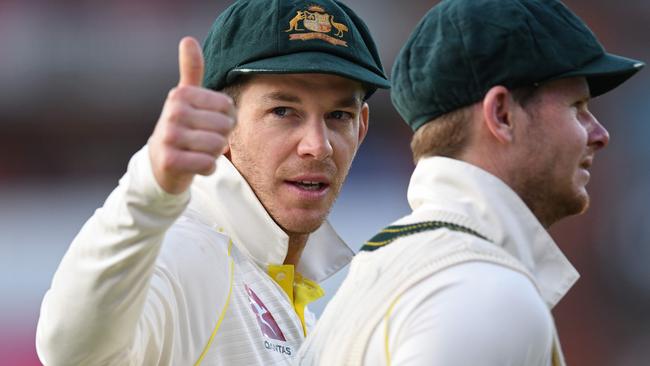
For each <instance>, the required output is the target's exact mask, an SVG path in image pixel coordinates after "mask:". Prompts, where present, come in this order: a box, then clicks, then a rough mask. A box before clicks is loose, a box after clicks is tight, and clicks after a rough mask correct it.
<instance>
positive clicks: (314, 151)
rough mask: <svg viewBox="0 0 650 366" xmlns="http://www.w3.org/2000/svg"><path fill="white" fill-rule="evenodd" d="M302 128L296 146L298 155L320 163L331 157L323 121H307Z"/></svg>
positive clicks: (330, 147) (331, 150) (330, 146)
mask: <svg viewBox="0 0 650 366" xmlns="http://www.w3.org/2000/svg"><path fill="white" fill-rule="evenodd" d="M303 127H304V128H303V129H301V133H302V135H301V136H300V142H299V144H298V155H299V156H301V157H311V158H313V159H316V160H320V161H322V160H325V159H327V158H328V157H330V156H332V152H333V149H332V144H331V143H330V138H329V130H328V129H327V124H326V123H325V121H324V120H323V119H313V120H310V121H307V122H306V123H305V124H304V126H303Z"/></svg>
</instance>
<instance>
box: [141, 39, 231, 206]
mask: <svg viewBox="0 0 650 366" xmlns="http://www.w3.org/2000/svg"><path fill="white" fill-rule="evenodd" d="M178 64H179V70H180V80H179V82H178V86H176V87H175V88H173V89H172V90H171V91H170V92H169V94H168V95H167V99H166V100H165V105H164V106H163V110H162V113H161V115H160V118H159V120H158V123H157V124H156V128H155V129H154V132H153V134H152V135H151V137H150V138H149V155H150V159H151V163H152V166H153V172H154V176H155V177H156V180H157V181H158V184H160V186H161V187H162V188H163V189H164V190H165V191H166V192H168V193H172V194H179V193H182V192H184V191H186V190H187V189H188V188H189V186H190V184H191V183H192V179H193V178H194V175H196V174H202V175H209V174H211V173H212V172H214V170H215V169H216V161H215V159H216V158H217V157H219V156H220V155H221V154H222V153H223V151H224V149H225V148H226V146H227V143H228V141H227V139H228V134H229V133H230V131H231V130H232V128H233V127H234V125H235V108H234V104H233V101H232V99H231V98H230V97H229V96H227V95H225V94H223V93H219V92H216V91H213V90H209V89H206V88H203V87H201V82H202V81H203V69H204V61H203V53H202V52H201V47H200V46H199V43H198V42H197V41H196V40H195V39H194V38H192V37H185V38H183V39H182V40H181V42H180V44H179V47H178Z"/></svg>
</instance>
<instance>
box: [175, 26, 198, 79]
mask: <svg viewBox="0 0 650 366" xmlns="http://www.w3.org/2000/svg"><path fill="white" fill-rule="evenodd" d="M178 68H179V71H180V80H179V81H178V85H191V86H201V83H202V82H203V52H202V51H201V46H199V42H197V41H196V39H194V38H192V37H184V38H183V39H181V42H180V43H179V44H178Z"/></svg>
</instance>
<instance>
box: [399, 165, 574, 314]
mask: <svg viewBox="0 0 650 366" xmlns="http://www.w3.org/2000/svg"><path fill="white" fill-rule="evenodd" d="M408 201H409V204H410V205H411V208H412V209H413V214H414V216H418V212H423V213H424V212H426V213H428V214H427V217H428V218H429V219H430V218H431V217H430V216H431V215H430V213H432V212H433V213H437V214H436V215H438V216H440V217H439V219H442V220H446V221H450V222H452V223H455V224H459V225H465V226H467V227H469V228H470V229H472V230H475V231H477V232H478V233H480V234H482V235H483V236H485V237H487V238H488V239H489V240H490V241H492V242H493V243H495V244H496V245H498V246H500V247H502V248H503V249H504V250H505V251H507V252H508V253H509V254H511V255H512V256H514V257H515V258H517V259H518V260H519V261H520V262H521V263H522V264H523V265H524V267H526V269H528V270H529V271H530V273H531V274H532V275H533V277H534V278H535V280H536V285H537V287H538V289H539V291H540V294H541V296H542V298H543V299H544V301H545V302H546V303H547V304H548V305H549V306H550V307H553V306H555V304H557V303H558V302H559V301H560V299H561V298H562V297H563V296H564V295H565V294H566V293H567V291H569V289H570V288H571V286H573V284H574V283H575V282H576V281H577V279H578V277H579V275H578V272H577V271H576V270H575V268H574V267H573V266H572V265H571V263H569V261H568V260H567V258H566V257H565V256H564V254H562V252H561V251H560V249H559V248H558V247H557V245H556V244H555V242H554V241H553V239H552V238H551V236H550V235H549V234H548V232H547V231H546V229H545V228H544V227H543V226H542V225H541V224H540V222H539V221H538V220H537V218H536V217H535V216H534V215H533V213H532V212H531V211H530V210H529V209H528V207H527V206H526V204H525V203H524V202H523V201H522V200H521V198H519V196H518V195H517V194H516V193H515V192H514V191H513V190H512V189H510V187H508V186H507V185H506V184H505V183H504V182H503V181H501V180H500V179H498V178H497V177H495V176H494V175H492V174H490V173H488V172H486V171H484V170H482V169H480V168H478V167H476V166H474V165H471V164H468V163H465V162H462V161H460V160H455V159H448V158H443V157H431V158H424V159H421V160H420V161H419V162H418V164H417V166H416V168H415V171H414V172H413V175H412V177H411V182H410V184H409V189H408Z"/></svg>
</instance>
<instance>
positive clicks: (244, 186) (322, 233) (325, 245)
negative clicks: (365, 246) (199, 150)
mask: <svg viewBox="0 0 650 366" xmlns="http://www.w3.org/2000/svg"><path fill="white" fill-rule="evenodd" d="M191 195H192V198H191V201H190V205H189V211H190V212H191V211H193V212H195V213H196V214H197V216H198V217H199V219H200V220H201V221H203V222H204V223H206V224H207V225H209V226H212V227H214V228H215V229H221V230H223V232H224V233H225V234H226V235H228V236H230V237H231V238H232V240H233V243H234V244H235V246H237V247H238V249H240V250H241V251H243V252H245V253H246V254H247V255H248V256H249V257H250V258H252V259H253V260H254V261H255V262H256V263H257V265H258V266H260V268H262V269H263V270H264V271H266V269H267V268H268V266H269V265H277V264H282V263H283V262H284V259H285V257H286V255H287V249H288V247H289V236H288V235H287V234H286V233H285V232H284V231H283V230H282V229H281V228H280V227H279V226H278V225H277V224H276V223H275V221H273V219H272V218H271V216H269V214H268V212H267V211H266V210H265V209H264V206H262V204H261V203H260V201H259V200H258V199H257V196H256V195H255V193H254V192H253V190H252V189H251V188H250V186H249V185H248V183H247V182H246V180H245V179H244V178H243V177H242V176H241V174H240V173H239V171H237V169H236V168H235V166H234V165H232V163H231V162H230V160H228V159H227V158H225V157H223V156H222V157H220V158H219V159H218V160H217V170H216V172H215V173H213V174H212V175H210V176H207V177H205V176H198V175H197V176H196V177H195V178H194V183H193V184H192V191H191ZM190 214H191V213H190ZM353 255H354V253H353V251H352V250H351V249H350V248H349V247H348V246H347V245H346V244H345V243H344V242H343V240H342V239H341V238H340V237H339V236H338V234H337V233H336V231H334V229H333V228H332V226H331V225H330V223H329V222H328V221H325V222H323V224H322V225H321V227H320V228H319V229H318V230H316V231H315V232H313V233H312V234H311V235H309V239H308V240H307V245H306V246H305V249H304V251H303V253H302V256H301V258H300V262H299V263H298V266H297V270H298V272H300V273H301V274H302V275H303V276H305V277H307V278H309V279H312V280H314V281H316V282H322V281H323V280H325V279H327V278H328V277H330V276H331V275H332V274H334V273H336V272H337V271H339V270H340V269H341V268H343V267H344V266H345V265H347V264H348V263H349V262H350V260H351V259H352V256H353Z"/></svg>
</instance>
